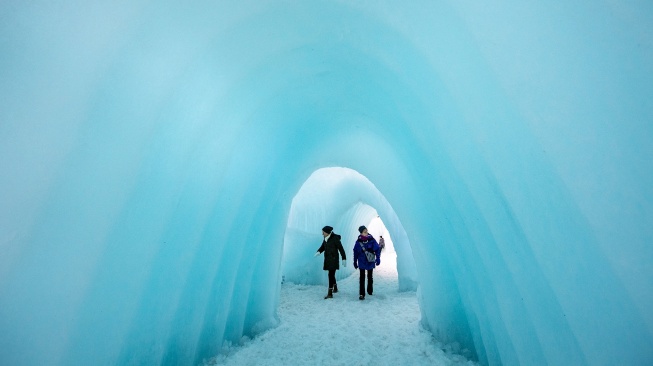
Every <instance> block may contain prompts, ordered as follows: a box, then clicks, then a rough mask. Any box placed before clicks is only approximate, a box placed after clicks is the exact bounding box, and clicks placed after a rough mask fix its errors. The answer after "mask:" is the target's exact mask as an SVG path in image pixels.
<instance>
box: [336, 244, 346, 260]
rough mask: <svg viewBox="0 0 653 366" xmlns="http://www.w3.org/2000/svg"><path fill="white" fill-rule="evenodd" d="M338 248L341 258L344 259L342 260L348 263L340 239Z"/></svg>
mask: <svg viewBox="0 0 653 366" xmlns="http://www.w3.org/2000/svg"><path fill="white" fill-rule="evenodd" d="M337 246H338V251H339V252H340V256H341V257H342V260H343V261H346V260H347V256H346V255H345V248H343V247H342V242H341V241H340V239H338V244H337Z"/></svg>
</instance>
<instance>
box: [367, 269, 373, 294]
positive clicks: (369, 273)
mask: <svg viewBox="0 0 653 366" xmlns="http://www.w3.org/2000/svg"><path fill="white" fill-rule="evenodd" d="M372 272H374V268H372V269H370V270H369V271H367V293H368V294H370V295H371V294H372V292H374V287H373V283H374V278H373V277H372Z"/></svg>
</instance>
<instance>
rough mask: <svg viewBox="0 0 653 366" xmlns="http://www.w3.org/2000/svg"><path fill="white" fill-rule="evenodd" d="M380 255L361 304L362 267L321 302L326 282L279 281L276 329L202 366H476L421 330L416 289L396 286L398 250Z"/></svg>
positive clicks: (229, 347)
mask: <svg viewBox="0 0 653 366" xmlns="http://www.w3.org/2000/svg"><path fill="white" fill-rule="evenodd" d="M381 258H382V259H381V265H380V266H378V267H377V268H376V269H375V270H374V292H373V295H371V296H370V295H366V297H365V300H362V301H361V300H359V299H358V271H356V272H354V273H353V274H352V275H351V276H350V277H347V278H346V279H343V280H340V281H338V290H339V292H338V293H336V294H334V298H333V299H327V300H325V299H324V296H325V295H326V290H327V289H326V287H325V286H307V285H296V284H292V283H284V284H282V286H281V301H280V306H279V313H278V314H279V319H280V324H279V326H278V327H276V328H274V329H271V330H269V331H267V332H265V333H263V334H261V335H260V336H257V337H255V338H254V339H249V338H248V337H243V339H242V340H241V344H240V345H232V344H230V343H226V344H225V346H224V347H223V350H222V353H221V354H220V355H218V356H216V357H214V358H212V359H211V360H209V361H207V362H206V363H205V366H209V365H280V366H281V365H284V366H285V365H346V366H354V365H389V366H396V365H475V363H474V362H472V361H469V360H468V359H467V358H465V357H463V356H462V355H460V354H464V353H466V352H465V350H459V349H458V347H457V346H456V345H455V344H454V345H445V344H442V343H440V342H439V341H438V340H436V339H434V338H433V336H432V334H431V333H430V332H429V331H427V330H425V329H423V328H422V326H421V325H420V310H419V305H418V303H417V296H416V292H415V291H406V292H399V291H398V290H397V289H398V281H397V278H398V277H397V256H396V253H394V252H393V251H392V248H388V249H387V250H384V251H383V252H382V255H381ZM321 260H322V258H321V257H319V259H316V264H315V265H316V266H321V265H322V264H321V263H322V262H321ZM318 262H319V263H318ZM347 265H348V266H352V263H351V262H349V263H348V264H347Z"/></svg>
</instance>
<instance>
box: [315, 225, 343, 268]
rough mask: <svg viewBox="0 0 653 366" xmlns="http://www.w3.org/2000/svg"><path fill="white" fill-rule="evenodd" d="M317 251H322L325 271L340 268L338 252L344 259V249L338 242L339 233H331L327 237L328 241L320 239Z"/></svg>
mask: <svg viewBox="0 0 653 366" xmlns="http://www.w3.org/2000/svg"><path fill="white" fill-rule="evenodd" d="M317 251H318V252H320V253H322V252H324V267H323V268H322V269H324V270H325V271H328V270H334V269H340V260H339V258H338V252H340V255H341V256H342V260H343V261H344V260H346V259H347V258H346V257H345V249H344V248H343V247H342V243H341V242H340V235H338V234H335V233H332V234H331V236H330V237H329V241H324V240H322V246H320V249H318V250H317Z"/></svg>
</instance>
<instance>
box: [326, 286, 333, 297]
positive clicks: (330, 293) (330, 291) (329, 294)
mask: <svg viewBox="0 0 653 366" xmlns="http://www.w3.org/2000/svg"><path fill="white" fill-rule="evenodd" d="M324 298H325V299H333V289H331V288H329V293H328V294H327V295H326V296H324Z"/></svg>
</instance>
